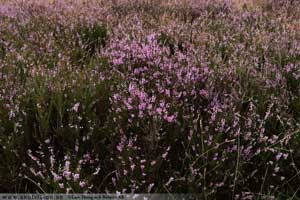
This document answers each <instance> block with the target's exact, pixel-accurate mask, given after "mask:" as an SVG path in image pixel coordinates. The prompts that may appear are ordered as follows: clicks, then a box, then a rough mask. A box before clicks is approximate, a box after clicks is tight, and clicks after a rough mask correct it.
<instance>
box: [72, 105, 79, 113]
mask: <svg viewBox="0 0 300 200" xmlns="http://www.w3.org/2000/svg"><path fill="white" fill-rule="evenodd" d="M79 106H80V103H76V104H75V105H74V106H73V108H72V109H73V110H74V111H75V112H78V108H79Z"/></svg>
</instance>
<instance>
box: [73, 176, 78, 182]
mask: <svg viewBox="0 0 300 200" xmlns="http://www.w3.org/2000/svg"><path fill="white" fill-rule="evenodd" d="M73 180H74V181H75V182H77V181H78V180H79V174H74V175H73Z"/></svg>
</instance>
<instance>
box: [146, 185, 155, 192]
mask: <svg viewBox="0 0 300 200" xmlns="http://www.w3.org/2000/svg"><path fill="white" fill-rule="evenodd" d="M153 186H154V183H151V184H150V185H149V186H148V190H147V191H148V193H149V192H151V190H152V188H153Z"/></svg>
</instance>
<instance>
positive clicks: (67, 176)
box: [63, 171, 71, 180]
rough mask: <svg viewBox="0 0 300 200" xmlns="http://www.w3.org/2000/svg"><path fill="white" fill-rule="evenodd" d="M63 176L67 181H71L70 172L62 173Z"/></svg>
mask: <svg viewBox="0 0 300 200" xmlns="http://www.w3.org/2000/svg"><path fill="white" fill-rule="evenodd" d="M63 176H64V177H65V178H66V179H67V180H70V179H71V172H69V171H64V172H63Z"/></svg>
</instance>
